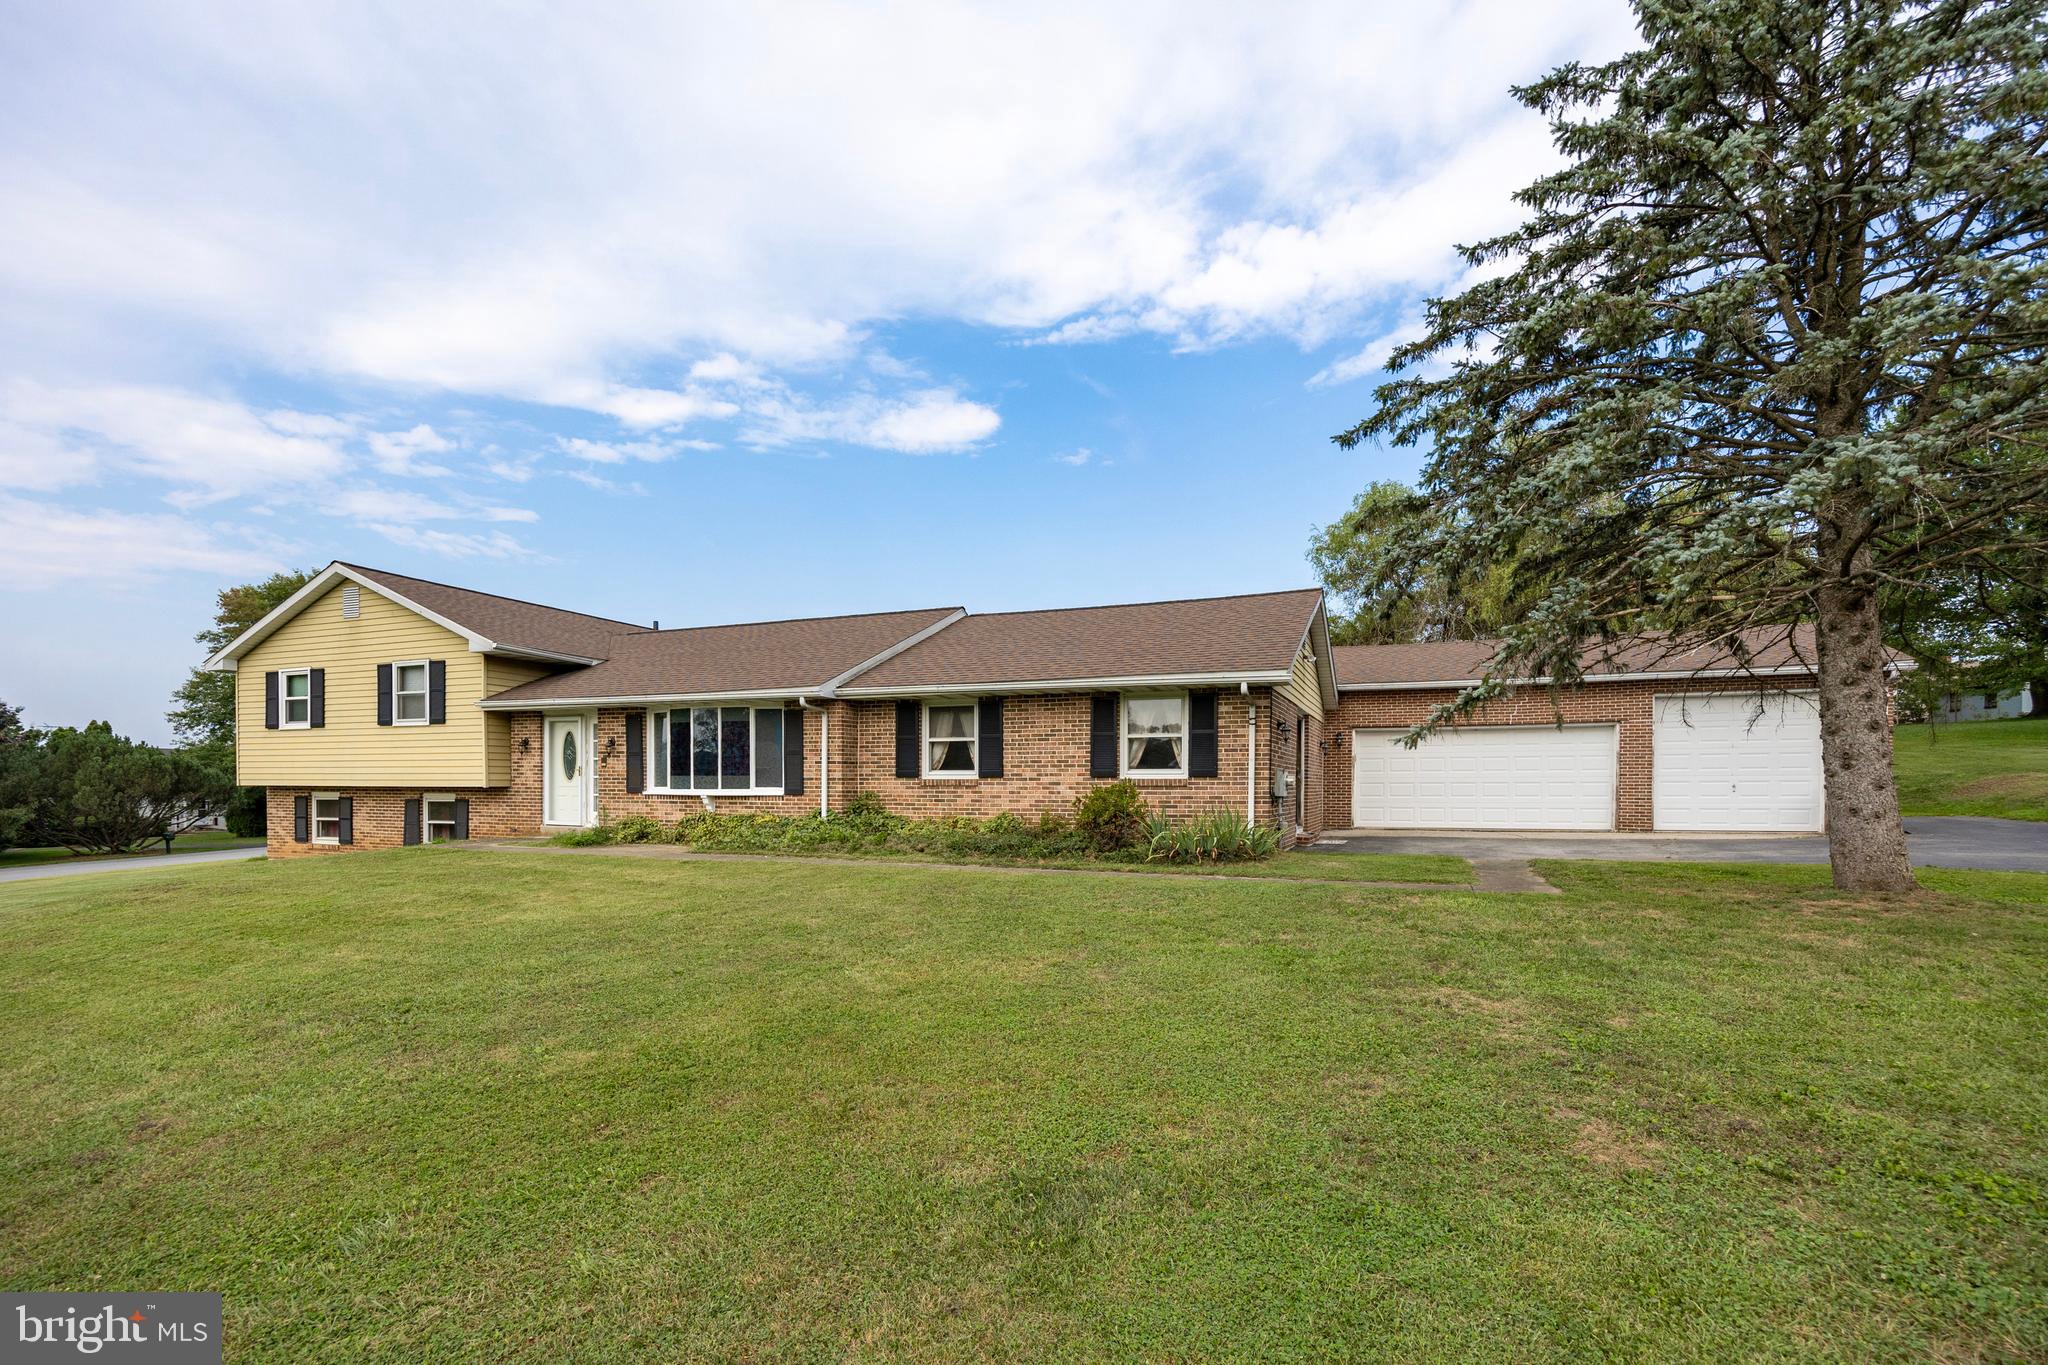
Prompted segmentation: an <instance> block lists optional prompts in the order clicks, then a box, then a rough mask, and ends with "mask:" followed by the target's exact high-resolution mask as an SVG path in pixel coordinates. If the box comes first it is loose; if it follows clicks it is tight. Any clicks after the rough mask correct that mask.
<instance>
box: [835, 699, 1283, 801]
mask: <svg viewBox="0 0 2048 1365" xmlns="http://www.w3.org/2000/svg"><path fill="white" fill-rule="evenodd" d="M1253 700H1255V701H1256V702H1257V703H1258V705H1259V708H1260V733H1259V755H1258V762H1259V809H1260V813H1261V818H1262V819H1268V820H1271V819H1273V807H1272V802H1271V799H1270V797H1269V796H1268V795H1267V793H1268V790H1269V788H1270V786H1271V781H1272V761H1273V759H1272V752H1273V751H1272V744H1271V742H1270V734H1271V725H1270V721H1269V719H1268V718H1269V717H1270V715H1271V712H1270V710H1269V709H1268V702H1269V700H1270V698H1269V696H1268V695H1267V693H1266V692H1264V691H1263V690H1261V691H1255V692H1254V693H1253ZM1245 705H1246V702H1245V698H1244V697H1242V696H1241V695H1239V694H1238V693H1235V692H1220V693H1218V694H1217V698H1216V776H1215V777H1203V778H1182V779H1156V778H1145V779H1139V780H1138V789H1139V791H1140V792H1141V793H1142V794H1143V795H1144V797H1145V801H1146V803H1147V804H1148V805H1150V806H1151V807H1152V809H1153V810H1154V811H1155V812H1157V813H1159V814H1161V815H1164V816H1167V817H1169V818H1171V819H1176V820H1178V819H1185V818H1187V817H1189V816H1192V815H1201V814H1206V813H1208V812H1210V811H1216V810H1230V811H1239V812H1242V811H1243V810H1244V794H1245ZM852 711H853V724H852V726H851V727H850V728H851V729H852V730H853V731H854V743H855V750H856V751H855V753H854V754H853V756H852V763H851V765H849V766H838V765H840V764H841V762H842V760H840V759H839V758H838V757H837V756H836V755H835V757H834V760H833V761H834V764H835V768H834V774H835V776H834V784H835V797H836V795H837V793H838V791H840V790H842V789H843V790H844V791H845V793H846V794H847V795H851V794H852V793H853V792H855V791H871V792H874V793H875V794H877V795H878V796H880V797H881V798H882V802H883V804H884V806H886V807H887V808H888V809H889V810H892V811H895V812H897V813H899V814H902V815H908V816H913V817H915V818H918V819H939V818H943V817H946V816H954V815H971V816H975V817H977V818H986V817H988V816H991V815H995V814H998V813H1000V812H1004V811H1008V812H1010V813H1012V814H1014V815H1019V816H1022V817H1023V818H1025V819H1027V820H1028V819H1036V818H1037V817H1038V816H1040V815H1043V814H1046V813H1047V812H1051V813H1054V814H1058V815H1071V814H1072V813H1073V810H1074V802H1075V801H1076V800H1078V799H1079V798H1080V797H1082V796H1083V795H1085V794H1086V793H1087V791H1088V790H1089V788H1091V787H1096V786H1100V785H1101V784H1102V783H1103V782H1104V781H1106V780H1108V779H1102V778H1095V777H1091V776H1089V774H1088V720H1089V694H1088V693H1085V692H1055V693H1031V694H1026V695H1020V696H1007V697H1004V698H1003V776H1001V777H975V778H947V777H909V778H905V777H898V776H896V703H895V702H894V701H857V702H854V703H852ZM837 725H838V723H837V722H836V721H835V722H834V729H835V732H836V730H837ZM842 773H844V774H848V777H846V778H841V777H840V776H839V774H842ZM841 782H844V787H843V788H841V787H840V785H839V784H840V783H841ZM836 804H837V802H836V800H835V805H836Z"/></svg>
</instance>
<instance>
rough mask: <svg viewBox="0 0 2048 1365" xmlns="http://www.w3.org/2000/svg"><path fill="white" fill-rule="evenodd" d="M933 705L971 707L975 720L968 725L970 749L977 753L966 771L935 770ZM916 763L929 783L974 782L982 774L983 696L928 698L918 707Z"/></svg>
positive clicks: (968, 745)
mask: <svg viewBox="0 0 2048 1365" xmlns="http://www.w3.org/2000/svg"><path fill="white" fill-rule="evenodd" d="M934 706H971V707H973V708H974V719H973V720H971V721H969V722H968V725H967V751H968V752H969V753H971V754H973V755H974V766H973V767H971V768H969V769H968V770H967V771H966V772H964V773H947V772H933V771H932V708H933V707H934ZM917 730H918V733H917V750H918V756H917V763H918V769H919V771H920V772H922V773H923V774H924V777H925V780H926V781H928V782H973V781H976V780H977V779H979V778H980V777H981V699H980V698H979V697H927V698H925V699H924V701H923V702H922V703H921V704H920V705H919V706H918V710H917Z"/></svg>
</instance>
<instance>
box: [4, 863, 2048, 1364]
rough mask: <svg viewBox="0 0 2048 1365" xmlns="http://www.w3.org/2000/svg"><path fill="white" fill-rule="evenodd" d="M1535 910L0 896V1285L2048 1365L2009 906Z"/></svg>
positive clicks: (1405, 896) (1103, 1352)
mask: <svg viewBox="0 0 2048 1365" xmlns="http://www.w3.org/2000/svg"><path fill="white" fill-rule="evenodd" d="M1303 856H1307V855H1303ZM1544 872H1545V875H1546V876H1547V877H1549V878H1550V879H1551V880H1552V881H1553V882H1554V883H1556V884H1557V885H1558V886H1559V887H1560V888H1561V889H1562V890H1563V893H1564V894H1562V895H1559V896H1547V897H1530V896H1495V895H1483V894H1479V893H1476V892H1465V891H1455V890H1454V891H1437V892H1399V891H1388V890H1374V889H1371V888H1364V887H1327V886H1306V885H1299V884H1290V883H1288V882H1287V881H1285V880H1283V879H1278V878H1267V879H1262V880H1252V879H1244V880H1231V881H1225V880H1220V879H1202V878H1188V877H1180V878H1176V877H1170V876H1159V877H1148V878H1138V877H1131V878H1096V877H1071V878H1070V877H999V876H989V875H987V874H984V873H978V872H971V871H966V870H962V871H952V870H943V869H940V870H933V869H920V868H906V867H901V866H892V865H890V864H888V863H883V862H877V863H874V864H872V865H863V866H858V867H847V866H821V865H807V864H804V863H800V862H673V861H655V860H642V859H629V858H619V859H612V858H588V857H586V858H579V857H549V856H536V855H533V854H519V853H499V854H493V853H488V852H476V851H463V850H454V849H440V848H425V849H409V850H402V851H392V852H385V853H362V854H356V855H352V856H350V857H347V858H320V859H310V858H309V859H299V860H285V861H279V862H273V863H263V862H255V863H246V864H243V863H236V864H225V865H217V866H211V867H195V868H165V869H163V870H161V871H155V872H146V873H137V874H131V875H129V876H126V877H120V878H115V877H107V878H82V879H72V880H59V881H50V882H41V883H20V884H15V885H9V886H0V1056H4V1057H5V1058H6V1062H5V1065H4V1069H0V1283H4V1284H5V1285H6V1287H8V1288H10V1289H36V1288H49V1287H56V1286H67V1287H92V1286H106V1287H114V1286H120V1287H141V1286H147V1287H151V1288H159V1289H216V1290H220V1291H222V1292H223V1293H224V1294H225V1296H226V1305H227V1314H228V1321H227V1340H228V1349H229V1353H230V1357H231V1358H233V1359H236V1360H241V1361H298V1360H304V1359H308V1358H323V1359H348V1360H367V1361H407V1362H410V1361H417V1360H422V1359H471V1358H489V1359H493V1360H532V1361H558V1360H565V1359H576V1360H587V1361H605V1360H621V1361H624V1360H639V1359H647V1358H663V1359H684V1358H700V1357H720V1358H735V1357H737V1358H768V1357H773V1358H776V1359H785V1358H797V1359H807V1358H808V1359H841V1358H844V1357H846V1356H849V1355H852V1356H860V1357H868V1358H874V1357H895V1358H905V1357H907V1358H916V1359H959V1358H963V1357H980V1358H987V1357H1004V1358H1061V1359H1076V1358H1104V1357H1149V1358H1198V1357H1210V1358H1244V1357H1249V1356H1257V1357H1260V1358H1269V1359H1270V1358H1289V1357H1294V1358H1318V1359H1321V1358H1329V1357H1331V1356H1381V1357H1387V1358H1396V1359H1414V1358H1421V1357H1431V1358H1443V1357H1480V1358H1488V1359H1501V1358H1514V1359H1522V1360H1536V1359H1559V1360H1564V1359H1584V1358H1588V1357H1607V1358H1614V1357H1624V1358H1665V1359H1696V1360H1721V1359H1732V1358H1756V1357H1766V1356H1777V1357H1794V1356H1798V1357H1806V1356H1814V1355H1824V1356H1835V1357H1839V1358H1852V1359H1864V1358H1879V1357H1893V1358H1896V1357H1906V1356H1915V1357H1927V1356H1939V1357H1945V1358H1959V1359H1970V1358H1988V1357H2038V1356H2041V1355H2042V1354H2044V1352H2048V1309H2044V1303H2048V1282H2044V1280H2048V1269H2044V1259H2043V1256H2042V1247H2043V1245H2044V1238H2048V1196H2044V1189H2048V1085H2044V1075H2043V1068H2044V1053H2043V1049H2042V1047H2041V1046H2040V1042H2041V1037H2040V1027H2041V1019H2042V1017H2043V1012H2044V1010H2048V971H2044V970H2043V968H2044V965H2048V961H2044V948H2048V914H2044V911H2048V878H2042V877H2037V876H2027V875H2025V874H1993V873H1974V874H1973V873H1936V872H1927V873H1924V874H1923V875H1924V877H1925V878H1926V880H1927V882H1928V883H1929V884H1930V886H1932V887H1933V888H1934V891H1933V893H1932V894H1930V895H1929V896H1928V897H1927V898H1925V899H1921V900H1911V901H1865V900H1859V899H1856V898H1853V897H1845V896H1843V895H1840V894H1838V893H1836V892H1833V891H1832V890H1830V889H1829V888H1828V887H1827V885H1826V871H1825V869H1822V868H1802V867H1768V868H1767V867H1742V868H1733V869H1722V868H1713V869H1703V868H1697V867H1686V866H1673V865H1665V864H1656V865H1647V864H1636V865H1625V864H1572V863H1565V864H1557V863H1552V864H1546V865H1545V868H1544Z"/></svg>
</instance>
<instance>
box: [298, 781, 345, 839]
mask: <svg viewBox="0 0 2048 1365" xmlns="http://www.w3.org/2000/svg"><path fill="white" fill-rule="evenodd" d="M307 796H308V797H309V798H310V799H309V800H308V801H307V803H306V837H307V838H308V839H309V840H310V841H311V842H313V843H316V844H333V845H334V846H335V847H337V848H339V847H340V846H341V793H340V792H308V793H307ZM322 801H332V802H333V803H334V834H333V836H332V837H326V836H323V835H322V834H321V833H320V803H321V802H322Z"/></svg>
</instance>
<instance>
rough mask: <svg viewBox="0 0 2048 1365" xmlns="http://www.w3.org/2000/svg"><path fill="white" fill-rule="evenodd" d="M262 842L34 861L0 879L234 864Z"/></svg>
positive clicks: (0, 871)
mask: <svg viewBox="0 0 2048 1365" xmlns="http://www.w3.org/2000/svg"><path fill="white" fill-rule="evenodd" d="M262 856H263V845H261V844H256V845H253V846H251V847H249V848H217V849H212V850H209V851H207V852H205V853H160V854H156V855H154V856H151V857H140V858H80V859H79V860H78V861H76V862H69V863H33V864H30V865H29V866H28V867H8V868H0V882H32V881H38V880H40V879H42V878H44V877H83V876H85V875H87V874H88V873H95V872H140V871H146V870H148V869H150V868H154V867H189V866H191V865H192V864H193V863H234V862H241V861H242V860H244V859H247V858H261V857H262Z"/></svg>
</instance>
